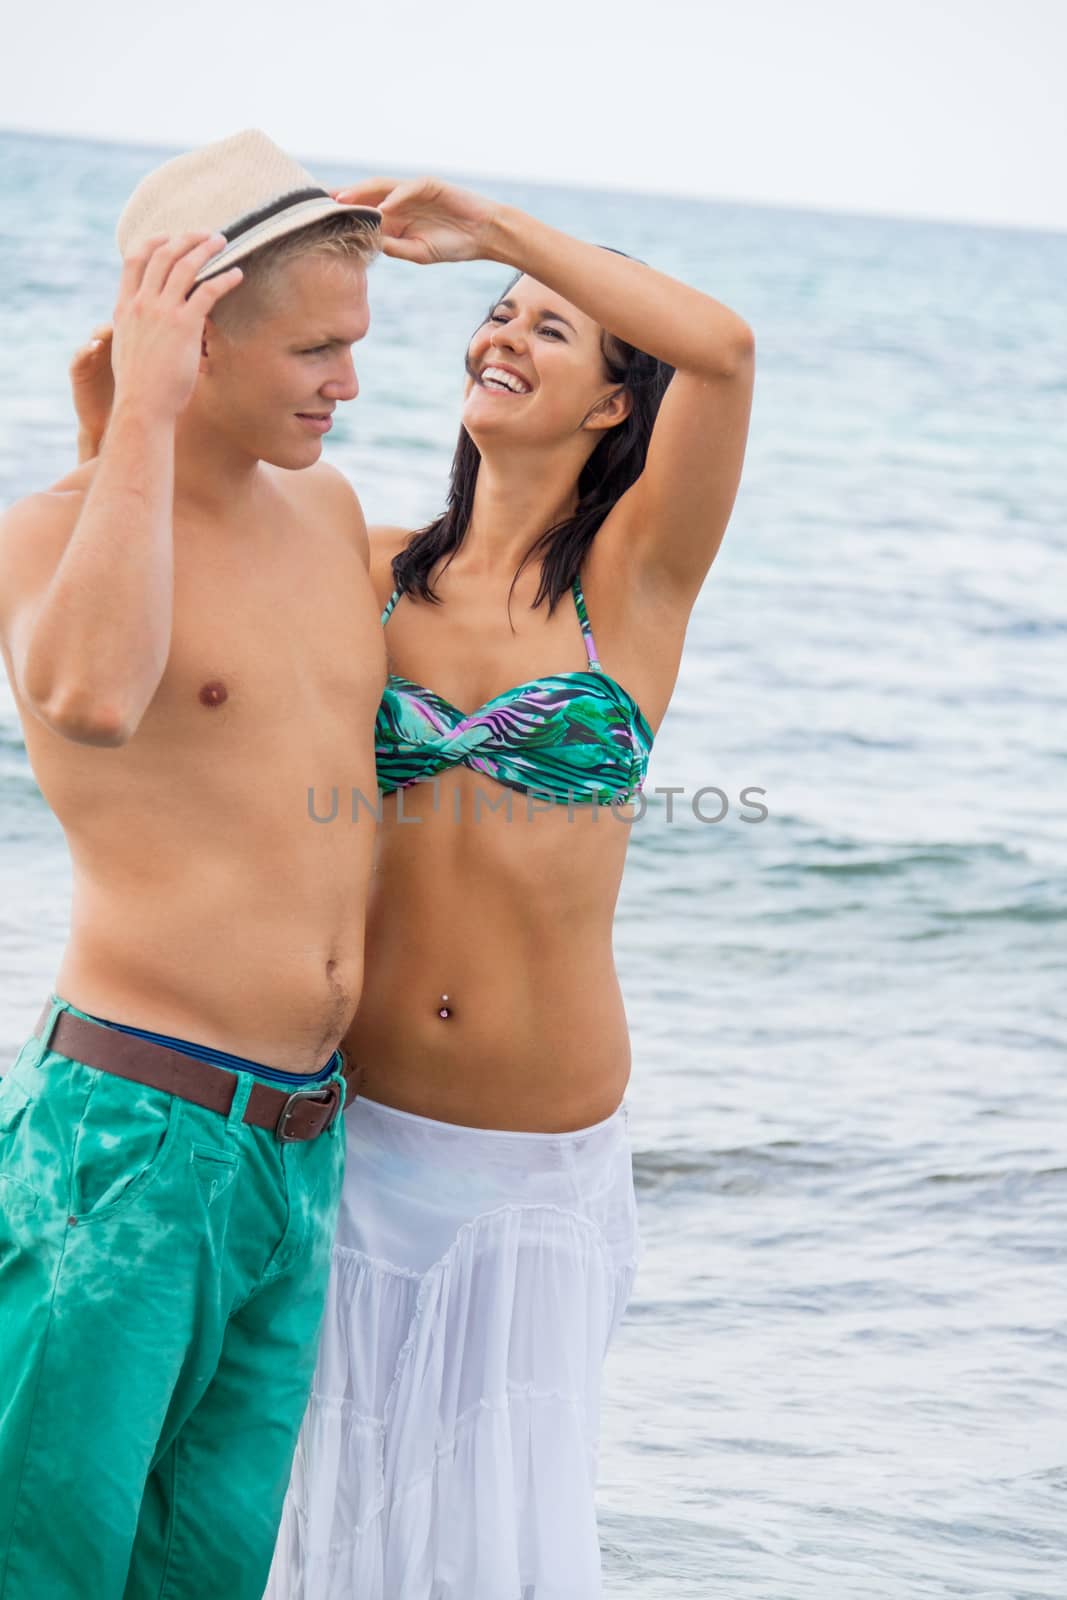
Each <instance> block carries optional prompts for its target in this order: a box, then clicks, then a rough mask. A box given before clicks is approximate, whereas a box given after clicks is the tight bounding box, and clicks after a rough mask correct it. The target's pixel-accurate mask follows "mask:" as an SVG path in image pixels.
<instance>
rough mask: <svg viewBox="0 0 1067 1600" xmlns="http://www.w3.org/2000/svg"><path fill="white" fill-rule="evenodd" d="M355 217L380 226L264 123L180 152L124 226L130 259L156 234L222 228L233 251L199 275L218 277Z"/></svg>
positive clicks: (145, 182)
mask: <svg viewBox="0 0 1067 1600" xmlns="http://www.w3.org/2000/svg"><path fill="white" fill-rule="evenodd" d="M346 214H347V215H349V216H351V217H353V218H358V219H360V220H361V221H363V222H365V223H366V224H367V227H368V228H371V227H377V226H378V224H379V223H380V222H381V220H382V214H381V212H380V211H377V210H375V208H374V207H373V206H342V205H339V204H338V203H337V201H336V200H333V199H331V197H330V196H329V195H328V194H327V192H326V190H325V189H323V188H321V187H320V186H319V185H318V184H317V183H316V182H315V180H314V178H313V177H312V176H311V174H310V172H308V171H306V170H305V168H303V167H302V166H301V165H300V163H299V162H297V161H293V160H292V159H291V157H289V156H287V155H286V153H285V151H284V150H280V149H279V148H278V146H277V145H276V144H275V143H274V141H273V140H272V139H268V138H267V135H266V134H265V133H261V132H260V131H259V129H258V128H246V129H245V130H244V132H243V133H235V134H232V135H231V136H230V138H228V139H219V140H218V141H217V142H216V143H215V144H207V145H204V146H203V147H202V148H201V149H199V150H191V151H189V153H188V154H187V155H183V156H175V157H174V159H173V160H172V161H165V162H164V163H163V165H162V166H161V167H157V168H156V170H155V171H154V172H150V173H149V174H148V176H147V178H142V180H141V182H140V183H139V184H138V185H137V187H136V189H135V190H134V191H133V193H132V194H131V196H130V198H129V200H127V202H126V205H125V207H124V209H123V212H122V215H121V217H120V218H119V221H118V227H117V229H116V238H117V239H118V245H119V249H120V250H121V252H122V254H123V255H124V256H126V255H128V254H129V253H130V251H131V250H136V249H137V247H138V246H139V245H141V244H143V243H144V242H145V240H146V239H151V238H152V237H153V236H154V235H156V234H161V233H164V234H168V235H175V234H180V233H193V232H202V231H204V230H211V231H213V232H216V231H217V232H219V233H221V234H223V235H224V236H225V238H226V246H225V249H223V250H222V251H220V253H219V254H218V255H217V256H212V258H211V260H210V261H209V262H208V263H207V265H206V266H204V267H201V269H200V271H199V272H198V273H197V280H196V281H197V282H198V283H202V282H203V281H204V279H205V278H213V277H214V276H215V275H216V274H217V273H219V272H225V271H226V269H227V268H228V267H233V266H236V265H237V263H238V262H239V261H241V260H243V259H244V257H245V256H249V255H251V254H252V252H253V250H259V249H261V248H262V246H263V245H265V244H270V243H271V241H272V240H274V239H280V238H281V237H282V236H283V235H284V234H287V233H295V232H296V231H297V229H299V228H306V227H307V226H308V224H309V223H311V222H319V221H320V220H321V219H322V218H323V217H332V216H344V215H346Z"/></svg>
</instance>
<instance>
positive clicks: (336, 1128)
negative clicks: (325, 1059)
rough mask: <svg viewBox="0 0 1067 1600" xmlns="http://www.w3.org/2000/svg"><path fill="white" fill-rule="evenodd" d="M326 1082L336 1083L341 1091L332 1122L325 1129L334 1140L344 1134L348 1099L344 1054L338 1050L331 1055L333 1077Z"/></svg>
mask: <svg viewBox="0 0 1067 1600" xmlns="http://www.w3.org/2000/svg"><path fill="white" fill-rule="evenodd" d="M327 1082H328V1083H337V1084H338V1085H339V1087H340V1090H341V1101H340V1104H339V1105H338V1107H337V1111H336V1114H335V1115H334V1119H333V1121H332V1122H331V1123H330V1126H329V1128H328V1129H327V1132H329V1133H331V1134H332V1135H333V1136H334V1137H335V1138H337V1137H338V1136H339V1135H340V1134H341V1133H343V1132H344V1126H345V1119H344V1109H345V1102H346V1101H347V1099H348V1080H347V1078H346V1077H345V1058H344V1053H343V1052H342V1051H340V1050H335V1051H334V1053H333V1075H332V1077H330V1078H328V1079H327Z"/></svg>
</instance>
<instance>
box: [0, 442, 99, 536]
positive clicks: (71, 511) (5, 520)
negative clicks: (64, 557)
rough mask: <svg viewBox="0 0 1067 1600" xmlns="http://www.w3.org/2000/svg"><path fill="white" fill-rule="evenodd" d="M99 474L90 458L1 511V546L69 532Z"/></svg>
mask: <svg viewBox="0 0 1067 1600" xmlns="http://www.w3.org/2000/svg"><path fill="white" fill-rule="evenodd" d="M95 475H96V462H95V461H86V462H85V463H84V464H83V465H82V466H80V467H77V468H75V470H74V471H73V472H68V473H67V475H66V476H65V477H63V478H60V479H58V480H57V482H55V483H53V484H51V485H50V487H49V488H47V489H39V490H37V491H35V492H34V493H33V494H28V495H24V496H23V498H22V499H21V500H15V501H13V502H12V504H11V505H9V506H7V507H5V509H4V511H3V512H2V514H0V545H2V546H4V547H6V548H7V549H10V548H11V546H12V545H13V544H15V543H17V544H22V543H24V542H25V541H27V540H32V539H33V538H34V537H35V536H37V537H40V538H42V539H45V538H47V537H48V535H50V534H51V535H53V536H56V535H59V534H62V533H64V532H65V533H67V534H68V535H69V533H70V532H71V530H72V529H73V527H74V524H75V523H76V522H77V520H78V517H79V516H80V515H81V510H82V506H83V505H84V504H85V496H86V494H87V493H88V491H89V488H90V486H91V484H92V481H93V478H94V477H95Z"/></svg>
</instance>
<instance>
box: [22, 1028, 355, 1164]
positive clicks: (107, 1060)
mask: <svg viewBox="0 0 1067 1600" xmlns="http://www.w3.org/2000/svg"><path fill="white" fill-rule="evenodd" d="M52 1009H53V1008H52V1006H51V1005H46V1006H45V1008H44V1010H43V1011H42V1012H41V1016H40V1019H39V1020H38V1023H37V1026H36V1028H35V1029H34V1033H35V1034H36V1036H37V1038H38V1039H43V1037H44V1033H45V1030H46V1028H47V1026H48V1019H49V1017H50V1016H51V1015H52ZM46 1048H47V1049H49V1050H54V1051H56V1053H57V1054H58V1055H62V1056H68V1057H69V1058H70V1059H71V1060H72V1061H80V1062H81V1063H82V1065H83V1066H86V1067H95V1068H96V1069H97V1070H98V1071H99V1072H110V1073H112V1074H113V1075H114V1076H115V1077H116V1078H128V1079H130V1080H131V1081H132V1082H133V1083H144V1084H147V1085H148V1086H149V1088H152V1089H163V1090H164V1091H165V1092H166V1093H167V1094H173V1095H177V1097H178V1099H179V1100H190V1101H192V1103H193V1105H194V1106H204V1107H205V1109H206V1110H208V1111H217V1112H219V1113H220V1115H221V1116H224V1117H225V1116H227V1115H228V1114H229V1110H230V1107H231V1105H232V1104H233V1097H234V1093H235V1092H236V1089H237V1074H236V1073H233V1072H229V1071H227V1069H226V1068H225V1067H213V1066H211V1064H210V1063H209V1062H207V1061H198V1060H197V1059H196V1058H195V1056H187V1055H183V1054H182V1052H181V1051H180V1050H170V1049H168V1047H167V1046H166V1045H162V1044H155V1043H153V1041H152V1040H151V1039H138V1038H137V1037H136V1035H135V1034H130V1033H119V1032H118V1031H117V1030H116V1029H112V1028H106V1027H103V1026H102V1025H101V1024H100V1023H98V1022H84V1021H83V1020H82V1018H81V1017H75V1016H72V1015H71V1013H70V1012H69V1011H61V1012H60V1013H59V1015H58V1016H57V1018H56V1023H55V1027H54V1028H53V1029H52V1033H51V1037H50V1038H49V1039H48V1040H47V1041H46ZM342 1060H344V1057H343V1056H342ZM360 1077H361V1073H360V1071H359V1069H358V1068H355V1069H352V1070H351V1071H346V1073H345V1079H346V1082H347V1084H348V1097H349V1099H353V1098H354V1097H355V1094H356V1091H357V1088H358V1086H359V1078H360ZM341 1103H342V1096H341V1086H340V1084H339V1083H337V1082H336V1080H335V1081H332V1082H330V1083H324V1084H317V1085H316V1086H315V1087H314V1088H307V1089H295V1090H286V1089H272V1088H271V1087H270V1085H269V1084H266V1083H259V1082H256V1083H254V1084H253V1085H252V1091H251V1093H250V1094H249V1096H248V1104H247V1105H246V1106H245V1112H244V1117H243V1119H242V1120H243V1121H245V1122H248V1123H250V1124H251V1125H252V1127H254V1128H269V1129H271V1130H272V1132H273V1133H274V1134H276V1136H277V1137H278V1138H279V1139H280V1140H281V1141H282V1142H283V1143H288V1142H290V1141H292V1140H296V1139H315V1138H317V1137H318V1135H319V1134H320V1133H324V1132H325V1131H326V1129H327V1128H328V1127H329V1126H330V1124H331V1123H332V1122H333V1120H334V1118H335V1117H336V1116H337V1114H338V1112H339V1111H340V1109H341Z"/></svg>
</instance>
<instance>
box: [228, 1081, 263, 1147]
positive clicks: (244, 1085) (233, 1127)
mask: <svg viewBox="0 0 1067 1600" xmlns="http://www.w3.org/2000/svg"><path fill="white" fill-rule="evenodd" d="M233 1076H234V1085H233V1099H232V1100H231V1102H230V1109H229V1112H228V1114H227V1117H226V1132H227V1133H236V1132H237V1131H238V1129H239V1128H240V1126H241V1124H242V1122H243V1121H244V1118H245V1107H246V1106H247V1105H248V1097H249V1095H250V1094H251V1093H252V1087H253V1085H254V1083H255V1081H256V1080H255V1079H254V1078H253V1076H252V1074H251V1073H250V1072H235V1073H234V1075H233Z"/></svg>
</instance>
